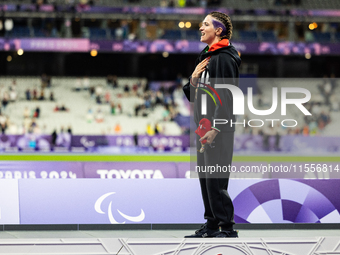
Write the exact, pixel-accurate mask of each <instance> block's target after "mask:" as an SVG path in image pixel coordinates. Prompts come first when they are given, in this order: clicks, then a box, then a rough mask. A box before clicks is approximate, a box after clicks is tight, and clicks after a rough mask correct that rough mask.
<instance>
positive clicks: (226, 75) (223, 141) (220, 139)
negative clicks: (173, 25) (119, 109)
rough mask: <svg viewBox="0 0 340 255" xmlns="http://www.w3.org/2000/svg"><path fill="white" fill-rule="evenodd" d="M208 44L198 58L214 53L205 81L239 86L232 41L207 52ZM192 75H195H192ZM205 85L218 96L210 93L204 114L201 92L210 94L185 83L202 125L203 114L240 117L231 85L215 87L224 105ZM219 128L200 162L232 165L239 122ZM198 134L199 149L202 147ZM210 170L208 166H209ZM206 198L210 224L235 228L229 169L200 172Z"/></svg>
mask: <svg viewBox="0 0 340 255" xmlns="http://www.w3.org/2000/svg"><path fill="white" fill-rule="evenodd" d="M206 51H207V48H205V49H204V50H203V51H202V52H201V53H200V55H199V57H198V58H197V60H196V64H195V65H197V64H198V63H200V62H201V61H202V60H204V59H205V58H207V57H210V60H209V64H208V65H207V67H206V70H205V71H204V72H203V73H202V75H201V80H202V78H203V82H205V83H206V82H207V80H208V81H210V84H209V85H210V86H211V87H213V88H214V87H215V84H232V85H235V86H238V78H239V69H238V68H239V66H240V64H241V59H240V57H239V55H238V52H237V51H236V49H235V48H234V46H232V45H231V44H229V46H225V47H222V48H218V49H216V50H214V51H210V52H206ZM190 78H191V77H190ZM203 88H204V89H206V90H208V91H210V93H211V94H212V95H213V96H214V98H215V101H216V103H217V104H216V105H215V102H214V100H213V99H212V98H211V97H210V96H209V95H207V107H206V111H207V114H206V115H202V114H201V95H202V94H207V93H206V92H205V91H204V90H202V89H196V88H195V87H193V86H192V85H190V81H189V82H188V84H186V85H185V86H184V87H183V91H184V93H185V95H186V97H187V98H188V100H189V101H190V102H193V103H194V113H193V114H194V120H195V123H196V124H197V125H198V123H199V121H200V120H201V119H202V118H207V119H209V120H210V121H211V123H212V125H213V120H214V119H226V120H228V121H230V120H232V121H233V122H235V121H236V118H235V116H234V115H233V98H232V94H231V92H230V91H229V90H228V89H215V90H216V92H217V93H218V95H219V97H220V99H221V102H222V105H221V103H220V102H219V99H218V97H217V95H216V94H215V93H213V92H212V91H211V90H210V89H209V88H207V87H205V86H203ZM216 129H217V130H219V131H220V132H219V133H218V134H217V136H216V137H215V139H214V141H213V143H212V145H211V146H205V148H207V149H206V150H205V152H204V153H199V152H197V166H200V167H207V166H217V165H219V166H230V165H231V162H232V156H233V145H234V131H235V126H232V127H231V126H230V124H229V123H228V124H224V125H216ZM198 139H199V137H198V136H197V140H196V142H197V150H199V148H200V147H201V145H200V142H199V141H198ZM205 170H206V169H205ZM198 174H199V179H200V185H201V192H202V198H203V203H204V208H205V212H204V218H205V219H206V220H207V224H208V227H209V228H211V229H217V228H218V227H220V228H221V229H223V230H231V229H233V224H234V223H235V222H234V207H233V204H232V201H231V199H230V197H229V194H228V192H227V188H228V181H229V173H223V174H217V175H214V174H210V173H209V172H207V171H206V172H204V171H202V172H199V173H198Z"/></svg>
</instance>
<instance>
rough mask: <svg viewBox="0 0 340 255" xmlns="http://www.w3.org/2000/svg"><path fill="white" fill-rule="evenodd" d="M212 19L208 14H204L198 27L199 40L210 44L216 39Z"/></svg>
mask: <svg viewBox="0 0 340 255" xmlns="http://www.w3.org/2000/svg"><path fill="white" fill-rule="evenodd" d="M212 21H213V19H212V17H211V16H210V15H208V16H206V17H205V19H204V20H203V22H202V26H201V27H200V31H201V42H204V43H206V44H208V45H211V44H212V42H213V41H214V40H215V39H216V29H215V28H214V25H213V23H212Z"/></svg>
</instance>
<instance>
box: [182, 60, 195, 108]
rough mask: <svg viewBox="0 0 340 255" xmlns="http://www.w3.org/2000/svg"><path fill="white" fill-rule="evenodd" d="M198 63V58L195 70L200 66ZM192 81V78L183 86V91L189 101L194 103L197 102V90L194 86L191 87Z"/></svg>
mask: <svg viewBox="0 0 340 255" xmlns="http://www.w3.org/2000/svg"><path fill="white" fill-rule="evenodd" d="M198 63H199V61H198V58H197V59H196V61H195V68H196V66H197V65H198ZM190 80H191V76H190V77H189V81H188V83H187V84H185V85H184V86H183V91H184V94H185V96H186V97H187V99H188V100H189V101H190V102H192V103H193V102H194V101H195V93H196V89H195V88H194V87H193V86H191V85H190Z"/></svg>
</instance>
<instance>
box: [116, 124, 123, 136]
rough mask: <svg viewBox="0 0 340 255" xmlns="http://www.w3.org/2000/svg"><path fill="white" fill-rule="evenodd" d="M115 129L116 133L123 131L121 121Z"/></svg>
mask: <svg viewBox="0 0 340 255" xmlns="http://www.w3.org/2000/svg"><path fill="white" fill-rule="evenodd" d="M114 131H115V133H116V134H120V133H121V132H122V127H121V125H120V124H119V123H117V124H116V126H115V128H114Z"/></svg>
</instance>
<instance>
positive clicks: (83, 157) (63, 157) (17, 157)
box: [0, 154, 340, 163]
mask: <svg viewBox="0 0 340 255" xmlns="http://www.w3.org/2000/svg"><path fill="white" fill-rule="evenodd" d="M0 160H1V161H81V162H85V161H89V162H91V161H93V162H112V161H117V162H124V161H125V162H126V161H128V162H189V161H190V156H189V155H164V154H160V155H156V154H153V155H96V154H71V155H70V154H55V155H53V154H2V155H0ZM193 160H195V159H194V158H193ZM233 161H234V162H256V161H261V162H308V163H309V162H340V156H287V155H283V156H279V155H273V156H270V155H263V156H262V155H261V156H250V155H242V156H241V155H235V156H234V158H233Z"/></svg>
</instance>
